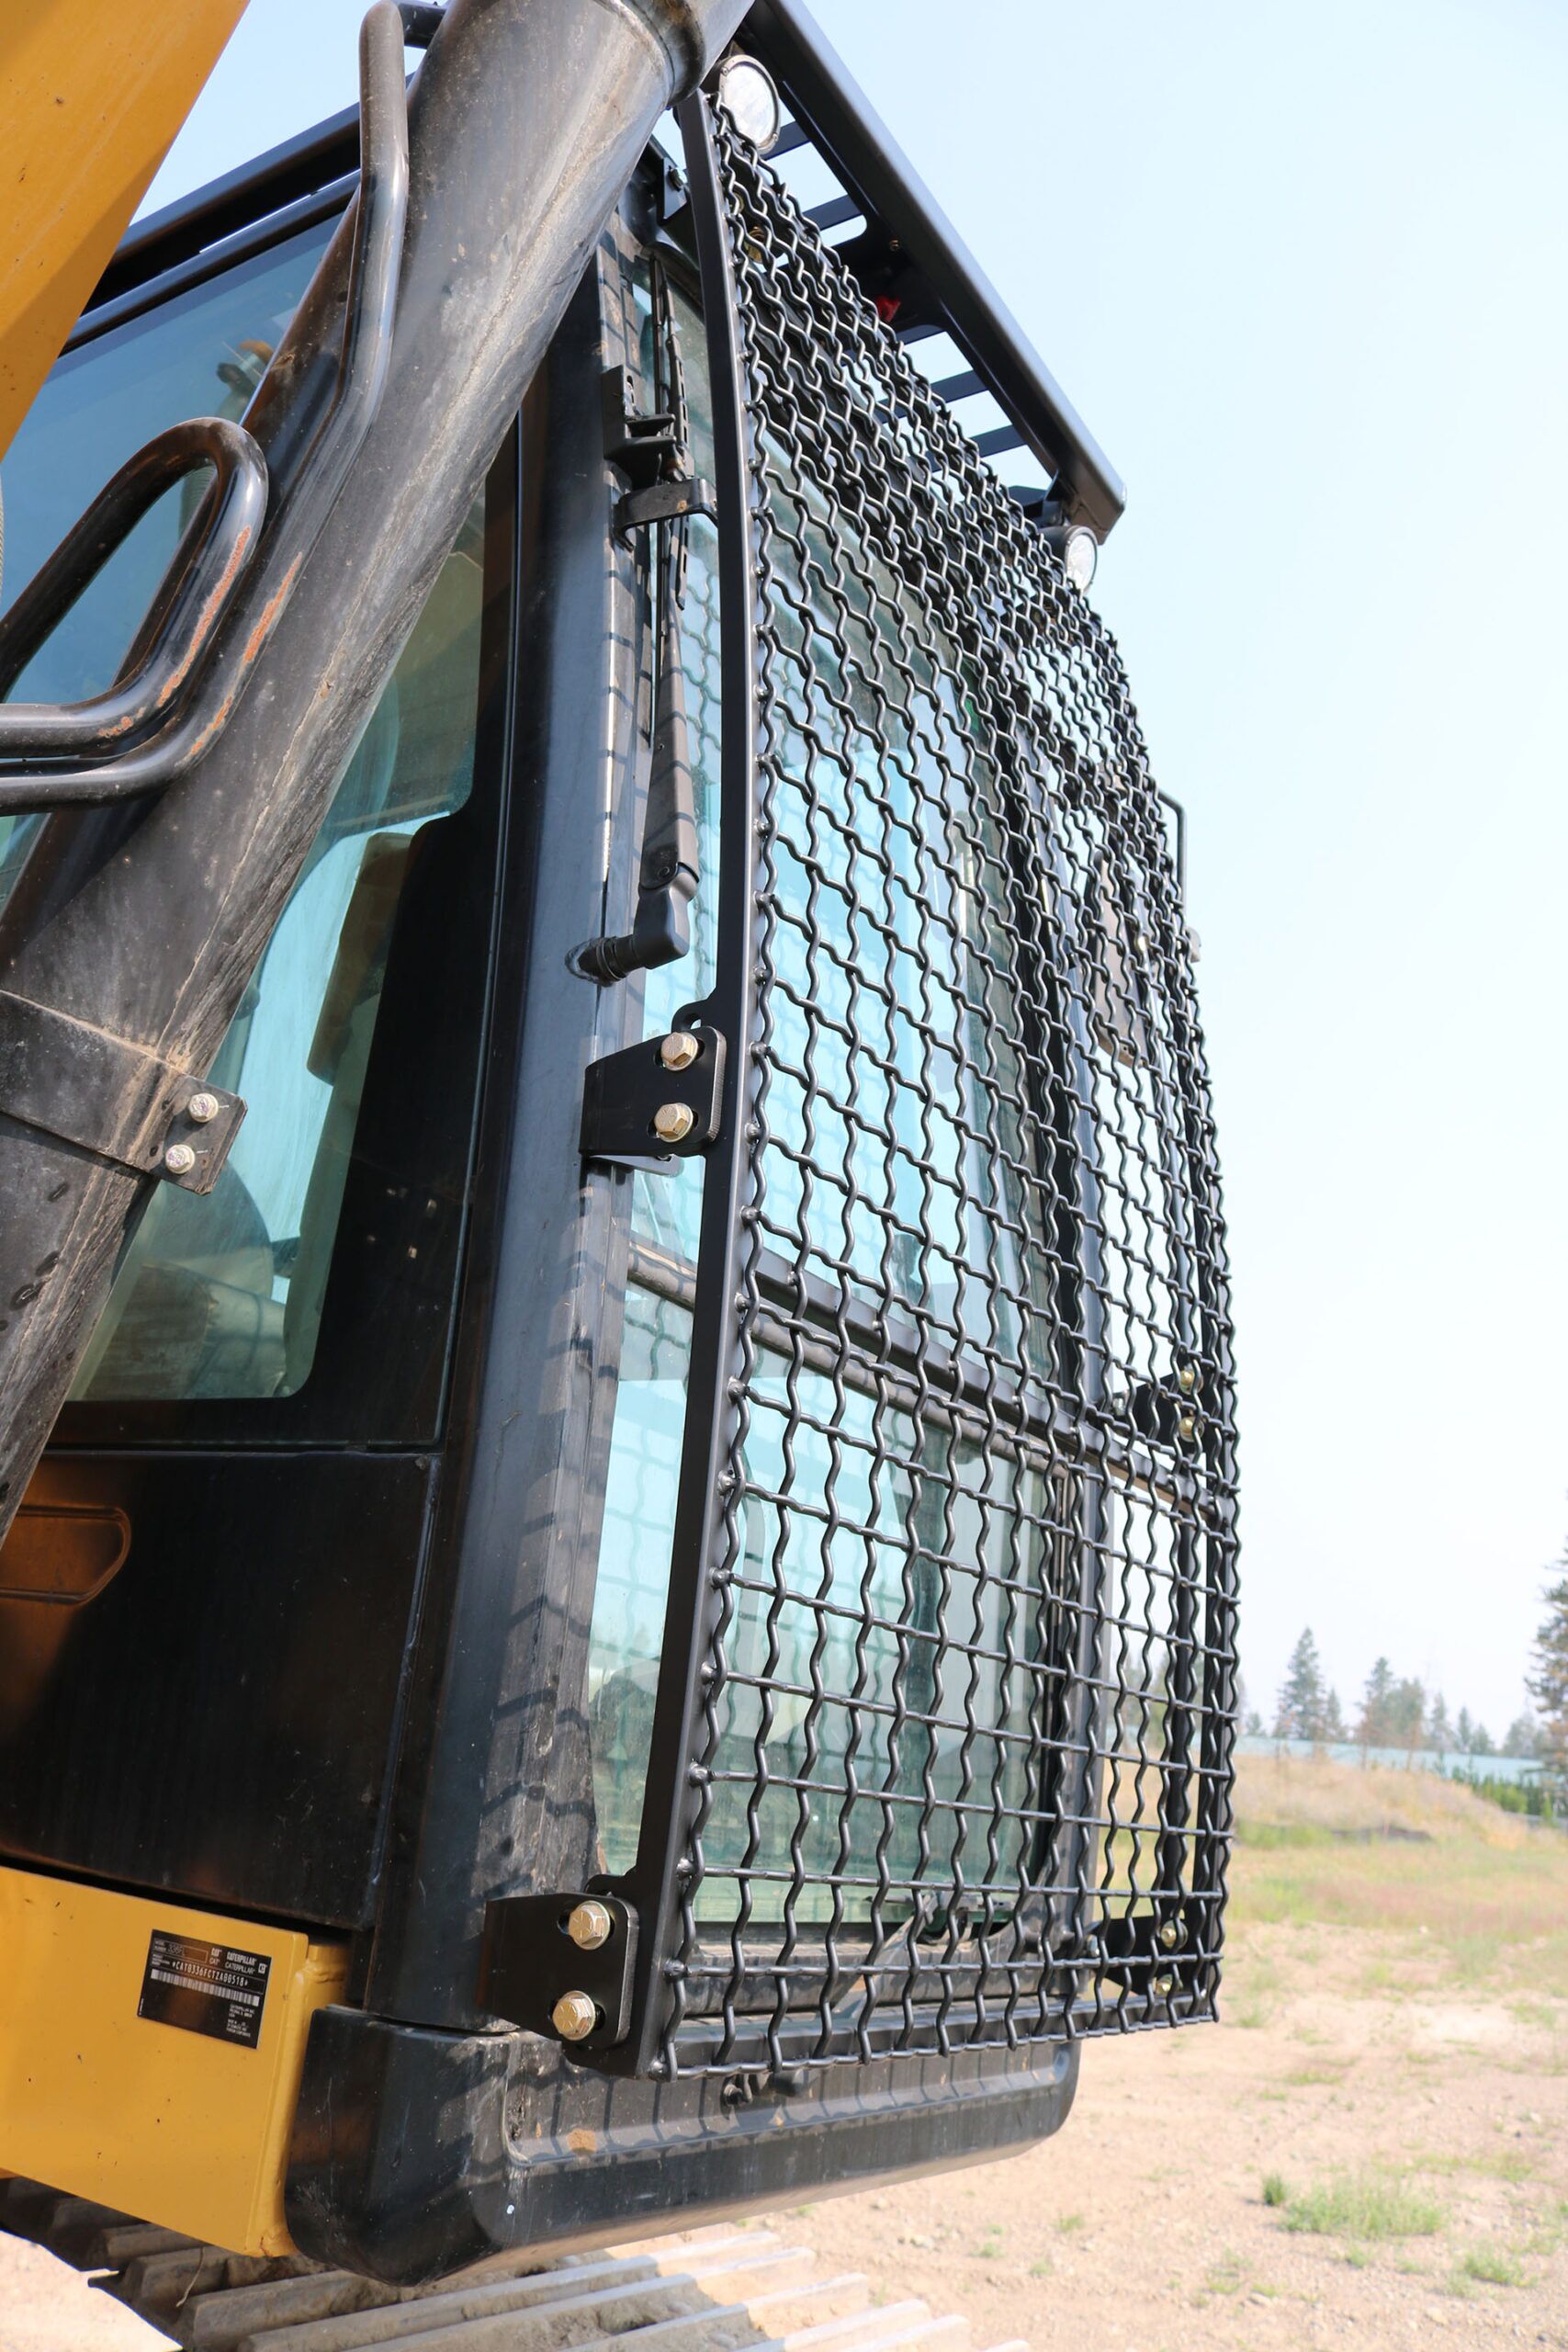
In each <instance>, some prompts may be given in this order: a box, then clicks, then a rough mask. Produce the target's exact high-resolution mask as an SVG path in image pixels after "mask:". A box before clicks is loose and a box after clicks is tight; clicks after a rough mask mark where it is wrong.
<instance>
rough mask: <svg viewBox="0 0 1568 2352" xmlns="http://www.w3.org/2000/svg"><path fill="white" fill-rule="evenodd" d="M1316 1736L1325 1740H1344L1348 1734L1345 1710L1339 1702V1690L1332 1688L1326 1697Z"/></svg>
mask: <svg viewBox="0 0 1568 2352" xmlns="http://www.w3.org/2000/svg"><path fill="white" fill-rule="evenodd" d="M1314 1736H1315V1737H1317V1738H1318V1739H1324V1740H1342V1739H1344V1738H1345V1737H1346V1736H1347V1733H1346V1730H1345V1710H1344V1708H1343V1707H1342V1706H1341V1705H1340V1703H1339V1693H1338V1691H1334V1690H1330V1691H1328V1693H1327V1695H1326V1696H1325V1699H1324V1702H1323V1715H1322V1718H1321V1725H1320V1728H1319V1730H1318V1731H1317V1732H1316V1734H1315V1735H1314Z"/></svg>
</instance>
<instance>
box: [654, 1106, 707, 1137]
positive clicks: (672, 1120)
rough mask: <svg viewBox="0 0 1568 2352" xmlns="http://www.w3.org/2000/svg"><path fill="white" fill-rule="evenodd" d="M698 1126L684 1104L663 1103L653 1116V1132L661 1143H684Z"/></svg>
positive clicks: (693, 1115) (692, 1114)
mask: <svg viewBox="0 0 1568 2352" xmlns="http://www.w3.org/2000/svg"><path fill="white" fill-rule="evenodd" d="M696 1124H697V1122H696V1117H695V1114H694V1113H693V1112H692V1111H691V1110H689V1109H688V1107H687V1106H686V1104H685V1103H660V1106H659V1108H658V1110H657V1111H656V1112H655V1113H654V1114H653V1132H654V1134H655V1135H656V1136H658V1137H659V1140H660V1143H684V1142H685V1140H686V1137H687V1136H689V1135H690V1134H691V1132H692V1129H693V1128H694V1126H695V1125H696Z"/></svg>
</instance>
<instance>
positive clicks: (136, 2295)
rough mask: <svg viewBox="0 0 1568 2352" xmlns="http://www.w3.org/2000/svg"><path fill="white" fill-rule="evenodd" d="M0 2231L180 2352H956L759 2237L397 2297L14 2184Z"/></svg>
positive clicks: (444, 2282)
mask: <svg viewBox="0 0 1568 2352" xmlns="http://www.w3.org/2000/svg"><path fill="white" fill-rule="evenodd" d="M0 2231H6V2232H8V2233H10V2234H11V2235H12V2236H15V2237H18V2238H25V2239H28V2240H29V2241H31V2243H32V2244H34V2245H39V2246H42V2247H43V2248H44V2249H45V2250H46V2251H47V2252H48V2253H50V2254H52V2255H55V2256H58V2257H59V2258H60V2259H61V2260H62V2261H63V2262H67V2263H69V2264H70V2265H71V2266H72V2267H73V2269H76V2270H79V2271H82V2272H84V2273H85V2274H87V2275H88V2276H89V2277H90V2278H91V2282H92V2284H93V2286H94V2287H95V2288H97V2289H99V2290H101V2291H102V2292H103V2293H105V2294H107V2295H112V2296H113V2297H114V2298H115V2300H116V2301H118V2302H120V2303H123V2304H125V2305H126V2306H127V2307H128V2308H129V2309H130V2310H131V2311H133V2312H136V2314H137V2315H138V2317H139V2318H141V2319H143V2320H145V2321H146V2322H147V2324H149V2326H151V2327H153V2328H156V2329H158V2330H159V2331H160V2332H161V2333H162V2334H163V2335H164V2336H165V2337H167V2338H168V2339H170V2340H171V2341H172V2342H174V2343H175V2344H177V2345H180V2346H184V2347H186V2352H359V2347H361V2346H376V2347H377V2352H607V2347H608V2346H609V2345H610V2343H611V2341H612V2339H615V2343H616V2352H906V2347H908V2352H971V2341H970V2333H969V2328H968V2325H967V2323H966V2322H965V2321H964V2320H962V2319H959V2318H957V2317H952V2316H949V2317H942V2316H940V2315H938V2314H937V2313H935V2312H932V2311H931V2307H930V2305H929V2304H926V2303H923V2302H919V2301H914V2300H910V2301H901V2302H897V2303H876V2302H874V2301H873V2298H872V2289H871V2283H870V2281H869V2280H868V2279H867V2278H864V2277H863V2276H862V2275H861V2274H860V2273H859V2272H858V2271H852V2272H847V2273H845V2274H843V2275H842V2276H840V2277H838V2278H818V2277H817V2276H816V2275H815V2272H814V2269H813V2261H812V2256H811V2255H810V2254H809V2252H808V2251H807V2249H806V2248H805V2247H803V2246H792V2245H787V2244H786V2243H785V2242H784V2240H783V2239H782V2238H781V2237H779V2236H778V2235H777V2233H775V2232H774V2231H773V2230H771V2229H769V2228H767V2227H765V2226H761V2227H753V2228H746V2229H737V2228H735V2227H733V2226H728V2225H725V2224H722V2223H721V2224H718V2225H716V2226H714V2227H712V2228H708V2229H702V2230H692V2231H687V2232H683V2233H677V2234H674V2235H671V2236H667V2237H661V2238H651V2239H644V2240H642V2241H641V2242H639V2243H638V2244H637V2245H629V2246H613V2247H610V2248H607V2249H605V2250H604V2251H603V2252H600V2253H594V2254H585V2255H581V2256H568V2257H566V2258H565V2259H564V2260H561V2261H557V2262H550V2261H547V2260H543V2259H541V2257H540V2256H538V2255H537V2254H536V2253H520V2254H517V2255H513V2256H507V2257H502V2258H501V2259H500V2260H498V2261H491V2262H488V2263H486V2264H485V2265H484V2267H483V2268H482V2269H481V2270H478V2271H472V2272H468V2273H467V2274H464V2275H460V2276H459V2277H457V2278H444V2279H441V2280H439V2281H438V2282H436V2283H435V2284H434V2285H432V2286H428V2287H384V2286H381V2285H379V2284H378V2282H377V2281H376V2280H374V2279H371V2278H358V2277H356V2276H355V2273H354V2272H352V2271H348V2270H333V2269H328V2268H326V2267H323V2266H322V2265H321V2264H319V2263H313V2262H308V2261H307V2260H305V2258H304V2257H303V2256H299V2255H290V2256H285V2257H282V2258H281V2259H277V2260H270V2261H269V2260H266V2259H265V2258H259V2257H255V2256H246V2255H237V2254H227V2253H225V2252H224V2251H223V2249H222V2248H221V2247H220V2246H212V2245H203V2244H202V2243H201V2242H200V2241H199V2240H198V2239H196V2238H187V2237H182V2236H181V2235H180V2233H178V2232H177V2231H175V2230H164V2229H159V2228H156V2227H154V2226H153V2225H152V2223H150V2222H137V2221H133V2220H132V2219H131V2218H130V2216H129V2215H127V2214H124V2213H116V2212H113V2211H110V2210H109V2209H108V2208H107V2206H103V2205H94V2204H91V2203H89V2202H88V2201H87V2200H86V2199H83V2198H80V2197H67V2196H63V2195H62V2194H61V2192H60V2191H59V2190H58V2189H53V2188H44V2187H43V2186H42V2185H41V2184H40V2183H39V2182H36V2181H29V2180H16V2179H13V2180H0ZM0 2333H3V2331H0ZM990 2352H1028V2347H1027V2346H1024V2345H1022V2344H1021V2343H1016V2342H1015V2343H1010V2344H1007V2345H998V2346H992V2347H990Z"/></svg>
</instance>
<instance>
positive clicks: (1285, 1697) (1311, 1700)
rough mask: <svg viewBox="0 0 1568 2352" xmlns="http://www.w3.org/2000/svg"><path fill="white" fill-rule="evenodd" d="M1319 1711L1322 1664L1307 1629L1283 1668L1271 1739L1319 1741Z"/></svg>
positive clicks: (1311, 1635) (1321, 1717)
mask: <svg viewBox="0 0 1568 2352" xmlns="http://www.w3.org/2000/svg"><path fill="white" fill-rule="evenodd" d="M1323 1707H1324V1684H1323V1662H1322V1660H1321V1659H1320V1658H1319V1657H1318V1654H1317V1644H1316V1642H1315V1641H1314V1639H1313V1631H1312V1627H1311V1626H1310V1625H1308V1626H1307V1627H1306V1628H1305V1629H1304V1631H1303V1634H1302V1637H1301V1639H1300V1641H1299V1642H1298V1643H1297V1644H1296V1646H1295V1648H1294V1649H1293V1650H1292V1652H1291V1655H1290V1658H1289V1660H1288V1662H1287V1664H1286V1667H1285V1679H1284V1681H1283V1682H1282V1683H1281V1684H1280V1699H1279V1704H1278V1705H1277V1706H1276V1708H1275V1710H1274V1736H1275V1738H1276V1739H1321V1738H1322V1737H1323V1733H1322V1730H1321V1728H1320V1725H1321V1724H1322V1720H1323Z"/></svg>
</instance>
